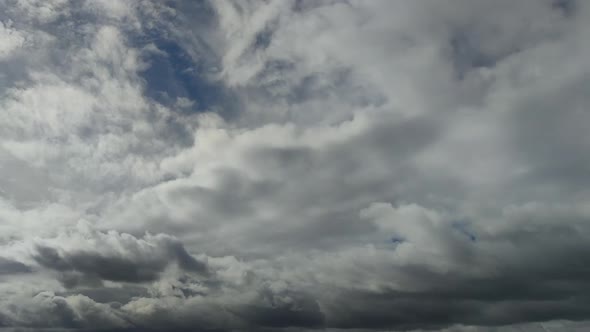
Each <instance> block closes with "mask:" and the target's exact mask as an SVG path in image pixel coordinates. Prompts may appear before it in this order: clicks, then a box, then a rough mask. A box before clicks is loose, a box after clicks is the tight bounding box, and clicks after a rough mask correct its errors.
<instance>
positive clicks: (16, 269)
mask: <svg viewBox="0 0 590 332" xmlns="http://www.w3.org/2000/svg"><path fill="white" fill-rule="evenodd" d="M29 272H32V270H31V267H30V266H28V265H26V264H23V263H21V262H18V261H13V260H11V259H7V258H4V257H0V275H3V274H19V273H29Z"/></svg>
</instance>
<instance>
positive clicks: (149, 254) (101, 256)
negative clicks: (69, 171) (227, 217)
mask: <svg viewBox="0 0 590 332" xmlns="http://www.w3.org/2000/svg"><path fill="white" fill-rule="evenodd" d="M31 255H32V257H33V259H34V260H35V261H36V262H37V263H38V264H39V265H41V266H43V267H46V268H49V269H52V270H55V271H58V272H61V273H64V274H65V275H66V277H67V274H68V273H80V274H81V276H78V278H80V279H82V280H87V279H98V280H109V281H124V282H135V283H139V282H146V281H154V280H156V279H158V277H159V274H160V273H162V272H163V271H164V269H165V268H166V267H167V266H168V265H169V264H171V263H173V262H174V263H176V264H178V266H179V267H180V268H182V269H186V270H188V271H193V272H197V273H202V274H206V272H207V267H206V263H204V262H200V261H198V260H197V259H195V258H194V257H192V256H191V255H190V254H189V253H188V252H187V251H186V250H185V249H184V247H183V246H182V244H181V243H180V242H178V241H177V240H176V239H174V238H172V237H169V236H166V235H162V234H160V235H154V236H152V235H146V237H145V238H144V239H137V238H135V237H133V236H132V235H129V234H120V233H117V232H116V231H110V232H108V233H102V232H99V231H95V230H92V229H89V228H86V226H84V225H80V226H79V227H78V231H75V232H73V233H68V234H60V235H59V236H58V237H57V238H54V239H43V240H42V241H35V243H34V248H33V253H32V254H31Z"/></svg>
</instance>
